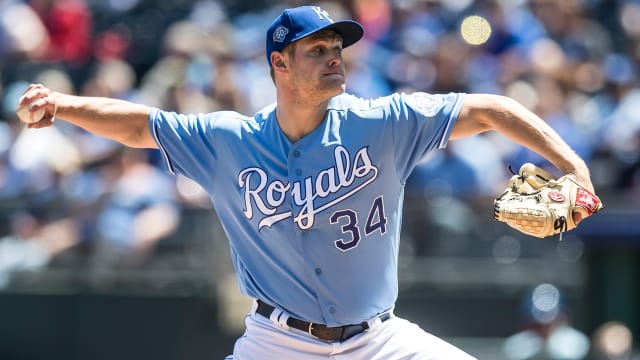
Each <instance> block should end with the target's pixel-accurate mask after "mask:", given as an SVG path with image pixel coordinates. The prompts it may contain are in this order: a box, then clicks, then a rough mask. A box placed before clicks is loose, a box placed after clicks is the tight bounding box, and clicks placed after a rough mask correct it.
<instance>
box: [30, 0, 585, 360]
mask: <svg viewBox="0 0 640 360" xmlns="http://www.w3.org/2000/svg"><path fill="white" fill-rule="evenodd" d="M363 33H364V29H363V28H362V26H361V25H360V24H358V23H357V22H354V21H348V20H347V21H334V20H332V19H331V17H330V15H329V14H328V13H327V12H326V11H324V10H323V9H321V8H319V7H315V6H302V7H297V8H291V9H285V10H284V11H283V12H282V13H281V14H280V16H278V17H277V18H276V19H275V21H274V22H273V24H272V25H271V26H270V27H269V29H268V30H267V32H266V61H267V62H268V64H269V66H270V68H271V75H272V78H273V81H274V83H275V87H276V93H277V94H276V96H277V102H276V103H275V104H272V105H270V106H267V107H266V108H264V109H263V110H262V111H260V112H258V113H257V114H255V115H253V116H246V115H242V114H239V113H237V112H232V111H219V112H213V113H209V114H197V115H196V114H176V113H172V112H167V111H163V110H161V109H158V108H150V107H147V106H145V105H141V104H134V103H130V102H126V101H122V100H117V99H107V98H90V97H79V96H72V95H68V94H62V93H59V92H55V91H52V90H50V89H48V88H46V87H44V86H42V85H37V84H36V85H32V86H30V87H29V88H28V90H27V91H26V92H25V94H24V96H23V97H22V99H21V103H20V105H25V104H31V105H30V107H29V110H30V111H32V112H35V111H39V110H40V109H42V108H44V109H45V110H46V114H45V116H44V118H43V119H42V120H40V121H38V122H34V123H30V124H29V125H28V126H29V127H30V128H40V127H45V126H51V125H53V118H54V117H57V118H59V119H62V120H65V121H67V122H70V123H72V124H75V125H77V126H80V127H82V128H84V129H86V130H88V131H91V132H93V133H95V134H98V135H100V136H104V137H107V138H110V139H114V140H116V141H119V142H121V143H122V144H125V145H127V146H131V147H139V148H157V149H159V150H160V151H161V152H162V154H163V155H164V159H165V161H166V164H167V167H168V168H169V170H170V171H171V172H172V173H175V174H183V175H185V176H187V177H189V178H191V179H193V180H195V181H196V182H198V183H199V184H200V185H202V187H203V188H204V189H206V191H207V192H208V194H209V195H210V197H211V200H212V202H213V204H214V206H215V209H216V211H217V214H218V215H219V217H220V220H221V222H222V224H223V227H224V229H225V231H226V234H227V236H228V238H229V241H230V246H231V257H232V259H233V264H234V266H235V271H236V274H237V280H238V284H239V286H240V289H241V292H242V293H243V294H244V295H246V296H248V297H251V298H253V299H254V302H253V307H252V309H250V310H249V309H248V311H249V313H248V315H247V317H246V320H245V323H246V332H245V334H244V335H243V336H242V337H240V338H239V339H238V340H237V342H236V343H235V348H234V351H233V355H230V356H229V357H228V358H229V359H239V360H253V359H303V360H306V359H329V358H331V359H336V358H339V359H366V360H371V359H384V360H389V359H409V358H412V359H447V360H451V359H472V358H473V357H472V356H471V355H468V354H466V353H465V352H464V351H462V350H460V349H458V348H456V347H454V346H452V345H451V344H449V343H447V342H445V341H443V340H441V339H439V338H438V337H436V336H434V335H431V334H429V333H428V332H427V331H425V330H423V329H421V328H420V327H418V326H417V325H415V324H413V323H411V322H410V321H408V320H406V319H402V318H399V317H397V316H396V315H394V312H393V309H394V303H395V301H396V298H397V295H398V277H397V263H398V248H399V244H398V242H399V239H400V226H401V224H402V216H401V215H402V201H403V190H404V184H405V181H406V180H407V178H408V177H409V175H410V174H411V171H412V170H413V169H414V167H415V166H416V164H417V163H418V162H420V161H421V159H423V158H424V157H425V155H426V154H427V153H429V152H430V151H438V150H439V149H442V148H444V147H446V146H447V143H448V141H450V140H454V139H459V138H463V137H467V136H472V135H475V134H479V133H482V132H486V131H490V130H495V131H498V132H500V133H502V134H503V135H504V136H506V137H508V138H510V139H511V140H513V141H515V142H517V143H519V144H522V145H523V146H526V147H528V148H529V149H531V150H533V151H536V152H537V153H539V154H541V155H542V156H544V157H545V158H546V159H547V160H549V161H550V162H551V163H553V164H554V165H555V166H557V167H558V168H559V169H560V170H561V171H563V172H564V173H565V174H568V175H567V176H569V177H571V178H572V180H574V181H575V182H576V183H579V184H581V187H582V188H583V189H584V190H585V191H588V192H589V194H594V190H593V186H592V184H591V180H590V175H589V171H588V169H587V166H586V165H585V163H584V161H583V160H582V159H580V158H579V157H578V156H577V155H576V154H575V152H574V151H572V149H570V148H569V147H568V145H567V144H566V143H565V142H564V141H563V140H562V139H561V138H560V137H559V136H558V135H557V134H556V132H555V131H553V130H552V129H551V128H550V127H549V126H548V125H547V124H546V123H545V122H544V121H543V120H541V119H540V118H539V117H537V116H536V115H534V114H532V113H531V112H529V111H528V110H526V109H525V108H524V107H523V106H521V105H520V104H518V103H516V102H515V101H514V100H511V99H509V98H505V97H502V96H496V95H486V94H462V93H449V94H427V93H422V92H416V93H410V94H405V93H395V94H390V95H389V96H386V97H382V98H378V99H362V98H358V97H356V96H353V95H350V94H347V93H345V81H346V79H345V65H344V61H343V58H342V51H343V49H344V48H346V47H348V46H350V45H352V44H354V43H356V42H357V41H358V40H359V39H360V38H361V37H362V36H363ZM36 118H37V117H36ZM25 121H26V122H28V121H30V120H29V119H28V118H25ZM594 199H596V198H595V195H594ZM497 211H498V212H499V211H500V210H497ZM508 214H511V212H508ZM566 216H570V217H571V220H572V224H577V223H578V222H579V221H580V220H582V218H584V217H586V216H588V214H587V213H585V212H581V211H571V213H570V214H568V215H566Z"/></svg>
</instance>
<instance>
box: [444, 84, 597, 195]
mask: <svg viewBox="0 0 640 360" xmlns="http://www.w3.org/2000/svg"><path fill="white" fill-rule="evenodd" d="M489 130H495V131H498V132H500V133H501V134H503V135H505V136H506V137H508V138H509V139H511V140H513V141H515V142H516V143H518V144H520V145H523V146H525V147H527V148H529V149H530V150H532V151H535V152H536V153H538V154H540V155H541V156H542V157H544V158H545V159H547V160H548V161H550V162H551V163H552V164H553V165H555V166H556V167H557V168H558V169H560V170H561V171H562V172H564V173H565V174H573V175H574V176H575V178H576V180H577V181H578V182H580V183H581V184H583V185H584V186H585V187H586V188H587V189H589V190H590V191H591V192H594V190H593V185H592V183H591V178H590V175H589V169H588V168H587V165H586V164H585V162H584V161H583V160H582V159H581V158H580V157H579V156H578V155H577V154H576V153H575V151H573V149H571V148H570V147H569V145H567V143H566V142H565V141H564V140H562V138H561V137H560V136H559V135H558V133H556V131H555V130H553V129H552V128H551V127H550V126H549V125H548V124H547V123H546V122H545V121H544V120H542V119H541V118H540V117H538V116H537V115H535V114H534V113H532V112H531V111H529V110H528V109H526V108H525V107H524V106H522V105H520V104H519V103H518V102H516V101H515V100H513V99H510V98H508V97H504V96H499V95H488V94H468V95H466V96H465V102H464V105H463V107H462V110H461V112H460V115H459V117H458V120H457V122H456V125H455V126H454V128H453V131H452V133H451V139H460V138H464V137H467V136H471V135H475V134H478V133H481V132H485V131H489Z"/></svg>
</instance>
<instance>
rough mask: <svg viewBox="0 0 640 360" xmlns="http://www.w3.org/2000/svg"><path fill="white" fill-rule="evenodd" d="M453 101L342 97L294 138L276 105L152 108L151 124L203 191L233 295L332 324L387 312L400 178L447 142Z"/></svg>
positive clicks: (392, 297) (171, 160)
mask: <svg viewBox="0 0 640 360" xmlns="http://www.w3.org/2000/svg"><path fill="white" fill-rule="evenodd" d="M463 97H464V96H463V94H447V95H430V94H426V93H414V94H394V95H391V96H387V97H383V98H379V99H375V100H365V99H360V98H357V97H355V96H352V95H348V94H343V95H340V96H337V97H335V98H333V99H332V100H331V102H330V104H329V109H328V111H327V115H326V117H325V119H324V121H323V122H322V123H321V124H320V125H319V126H318V127H317V128H316V129H315V130H314V131H313V132H311V133H310V134H308V135H307V136H305V137H304V138H302V139H300V140H299V141H297V142H295V143H291V142H290V141H289V140H288V139H287V137H286V136H285V134H284V133H283V132H282V131H281V130H280V127H279V126H278V123H277V121H276V115H275V105H272V106H269V107H267V108H266V109H264V110H263V111H261V112H259V113H258V114H257V115H256V116H255V117H253V118H251V117H246V116H243V115H241V114H238V113H236V112H225V111H220V112H214V113H210V114H201V115H189V116H187V115H178V114H176V113H170V112H164V111H160V110H158V109H154V110H153V111H152V112H151V116H150V128H151V131H152V133H153V136H154V137H155V140H156V142H157V144H158V146H159V147H160V149H161V151H162V153H163V154H164V156H165V159H166V161H167V165H168V167H169V169H170V171H171V172H173V173H179V174H183V175H185V176H187V177H189V178H191V179H193V180H195V181H196V182H198V183H199V184H200V185H201V186H202V187H203V188H204V189H206V191H207V192H208V193H209V195H210V197H211V199H212V201H213V204H214V207H215V209H216V211H217V213H218V215H219V217H220V221H221V222H222V225H223V227H224V229H225V231H226V234H227V236H228V238H229V241H230V245H231V256H232V259H233V263H234V266H235V270H236V273H237V278H238V283H239V285H240V289H241V292H242V293H243V294H245V295H248V296H250V297H253V298H257V299H262V300H263V301H265V302H267V303H269V304H272V305H275V306H278V307H280V308H282V309H284V310H285V311H287V312H288V313H290V314H291V315H292V316H295V317H297V318H301V319H304V320H307V321H311V322H316V323H322V324H327V325H329V326H339V325H346V324H356V323H360V322H362V321H363V320H365V319H368V318H371V317H372V316H374V315H376V314H378V313H380V312H382V311H385V310H388V309H390V308H392V307H393V305H394V303H395V301H396V298H397V294H398V276H397V263H398V246H399V240H400V225H401V223H402V201H403V191H404V183H405V181H406V179H407V177H408V176H409V174H410V173H411V171H412V170H413V168H414V167H415V165H416V164H417V163H418V162H419V161H420V160H421V159H422V158H423V157H424V156H425V155H426V154H427V153H428V152H429V151H430V150H433V149H437V148H443V147H444V146H446V144H447V140H448V137H449V134H450V132H451V129H452V127H453V124H454V122H455V120H456V118H457V116H458V114H459V112H460V108H461V107H462V102H463Z"/></svg>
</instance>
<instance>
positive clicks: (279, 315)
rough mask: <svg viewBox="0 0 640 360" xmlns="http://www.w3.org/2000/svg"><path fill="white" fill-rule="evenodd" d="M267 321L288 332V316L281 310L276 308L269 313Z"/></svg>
mask: <svg viewBox="0 0 640 360" xmlns="http://www.w3.org/2000/svg"><path fill="white" fill-rule="evenodd" d="M269 320H271V322H273V323H274V324H275V325H276V326H278V327H281V328H283V329H285V330H289V325H288V324H287V320H289V315H287V313H285V312H284V311H283V310H280V309H278V308H275V309H273V311H272V312H271V316H269Z"/></svg>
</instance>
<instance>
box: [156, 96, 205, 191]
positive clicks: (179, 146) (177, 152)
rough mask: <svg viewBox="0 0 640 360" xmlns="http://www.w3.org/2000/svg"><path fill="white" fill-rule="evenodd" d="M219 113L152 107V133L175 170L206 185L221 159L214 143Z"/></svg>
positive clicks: (171, 168) (172, 171) (169, 164)
mask: <svg viewBox="0 0 640 360" xmlns="http://www.w3.org/2000/svg"><path fill="white" fill-rule="evenodd" d="M216 117H217V116H216V114H215V113H211V114H198V115H184V114H177V113H174V112H168V111H162V110H160V109H155V108H154V109H152V110H151V114H150V115H149V128H150V130H151V134H152V136H153V138H154V140H155V142H156V144H157V145H158V148H159V149H160V152H161V153H162V156H163V158H164V160H165V163H166V166H167V169H168V171H169V172H171V173H172V174H182V175H185V176H187V177H189V178H191V179H193V180H195V181H197V182H199V183H201V184H202V185H205V184H204V183H202V181H208V180H207V179H209V178H211V176H212V171H211V169H213V168H214V166H215V162H216V159H217V154H216V151H215V146H214V145H215V144H214V134H215V132H214V129H215V122H216Z"/></svg>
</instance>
